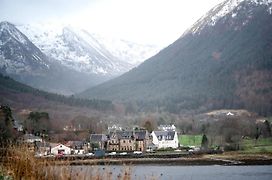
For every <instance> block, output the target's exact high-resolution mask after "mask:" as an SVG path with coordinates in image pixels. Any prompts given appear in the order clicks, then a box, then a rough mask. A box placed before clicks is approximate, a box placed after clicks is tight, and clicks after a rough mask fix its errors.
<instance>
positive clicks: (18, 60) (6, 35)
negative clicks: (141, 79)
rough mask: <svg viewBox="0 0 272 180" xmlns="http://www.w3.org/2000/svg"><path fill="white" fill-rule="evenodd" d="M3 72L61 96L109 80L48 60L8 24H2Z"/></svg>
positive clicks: (0, 64) (0, 59)
mask: <svg viewBox="0 0 272 180" xmlns="http://www.w3.org/2000/svg"><path fill="white" fill-rule="evenodd" d="M0 73H3V74H6V75H8V76H11V77H13V78H14V79H16V80H18V81H20V82H22V83H25V84H28V85H30V86H33V87H36V88H39V89H42V90H46V91H50V92H57V93H62V94H73V93H76V92H80V91H83V90H84V89H86V88H88V87H91V86H94V85H96V84H98V83H102V82H103V81H105V80H107V79H109V78H110V77H109V76H104V75H103V74H102V75H101V74H99V75H96V74H91V73H84V72H79V71H76V70H74V69H73V68H69V67H67V66H64V65H62V64H61V63H60V62H59V61H57V60H55V59H54V58H49V57H48V56H46V55H45V54H44V53H43V52H42V51H41V50H40V49H39V48H38V47H37V46H35V45H34V44H33V43H32V42H31V41H30V40H29V39H28V38H27V36H25V35H24V34H23V33H22V32H20V31H19V30H18V29H17V28H16V27H15V26H14V25H13V24H11V23H9V22H1V23H0Z"/></svg>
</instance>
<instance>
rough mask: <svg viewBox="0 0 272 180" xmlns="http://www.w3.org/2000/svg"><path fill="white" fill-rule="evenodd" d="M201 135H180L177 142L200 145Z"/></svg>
mask: <svg viewBox="0 0 272 180" xmlns="http://www.w3.org/2000/svg"><path fill="white" fill-rule="evenodd" d="M201 141H202V135H180V136H179V143H180V145H182V146H196V147H200V146H201Z"/></svg>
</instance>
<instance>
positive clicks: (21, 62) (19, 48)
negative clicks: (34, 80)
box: [0, 22, 50, 76]
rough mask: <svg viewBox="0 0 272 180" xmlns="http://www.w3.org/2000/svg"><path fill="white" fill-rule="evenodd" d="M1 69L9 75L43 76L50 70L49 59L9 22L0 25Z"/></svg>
mask: <svg viewBox="0 0 272 180" xmlns="http://www.w3.org/2000/svg"><path fill="white" fill-rule="evenodd" d="M0 58H1V61H0V67H1V68H2V70H5V71H6V72H7V73H9V74H21V75H22V76H23V75H36V76H39V75H43V74H44V73H45V72H46V71H48V69H49V68H50V63H49V61H48V59H47V57H46V56H45V55H44V54H43V53H42V52H41V51H40V50H39V49H38V48H37V47H36V46H35V45H34V44H33V43H32V42H31V41H29V39H28V38H27V37H26V36H25V35H24V34H22V33H21V32H20V31H18V30H17V29H16V27H15V26H14V25H12V24H10V23H8V22H1V23H0Z"/></svg>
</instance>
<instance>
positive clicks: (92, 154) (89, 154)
mask: <svg viewBox="0 0 272 180" xmlns="http://www.w3.org/2000/svg"><path fill="white" fill-rule="evenodd" d="M86 156H94V153H91V152H90V153H87V154H86Z"/></svg>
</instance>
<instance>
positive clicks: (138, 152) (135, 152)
mask: <svg viewBox="0 0 272 180" xmlns="http://www.w3.org/2000/svg"><path fill="white" fill-rule="evenodd" d="M133 154H138V155H140V154H143V152H142V151H134V152H133Z"/></svg>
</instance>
